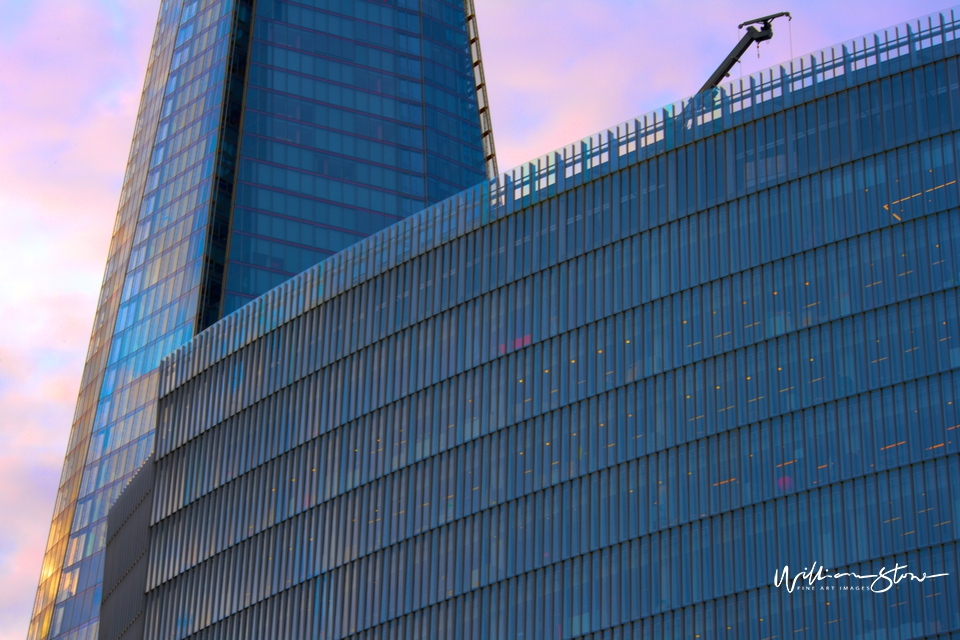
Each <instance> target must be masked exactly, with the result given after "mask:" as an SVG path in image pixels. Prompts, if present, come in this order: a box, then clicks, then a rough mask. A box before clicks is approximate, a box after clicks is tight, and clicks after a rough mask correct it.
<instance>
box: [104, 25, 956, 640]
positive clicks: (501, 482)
mask: <svg viewBox="0 0 960 640" xmlns="http://www.w3.org/2000/svg"><path fill="white" fill-rule="evenodd" d="M958 18H960V15H957V14H954V13H944V14H938V15H935V16H933V17H931V18H925V19H923V20H921V21H919V22H914V23H911V24H908V25H901V26H900V27H897V28H894V29H890V30H887V31H884V32H880V33H877V34H874V35H871V36H869V37H867V38H861V39H858V40H855V41H851V42H848V43H846V44H844V45H840V46H837V47H834V48H831V49H827V50H825V51H821V52H819V53H817V54H815V55H811V56H806V57H803V58H799V59H797V60H794V61H793V62H792V63H790V64H788V65H784V66H780V67H777V68H775V69H772V70H770V71H766V72H763V73H760V74H757V75H755V76H752V77H750V78H747V79H744V80H742V81H738V82H736V83H733V84H730V85H726V86H724V87H722V88H721V89H720V90H718V91H716V92H714V93H707V94H702V95H700V96H697V97H695V98H693V99H692V100H690V101H688V102H681V103H677V104H674V105H672V106H671V107H668V108H666V109H663V110H661V111H658V112H656V113H653V114H650V115H648V116H645V117H643V118H640V119H636V120H633V121H630V122H628V123H625V124H623V125H621V126H618V127H615V128H613V129H610V130H608V131H606V132H604V133H602V134H599V135H597V136H593V137H591V138H588V139H585V140H583V141H581V142H580V143H577V144H575V145H571V146H569V147H567V148H565V149H562V150H560V151H558V152H556V153H552V154H549V155H547V156H544V157H542V158H540V159H539V160H537V161H535V162H532V163H530V164H528V165H525V166H523V167H521V168H520V169H517V170H515V171H513V172H512V173H511V174H507V175H505V176H501V177H500V178H499V179H498V180H496V181H492V182H490V183H487V184H482V185H480V186H477V187H475V188H472V189H469V190H467V191H465V192H463V193H461V194H458V195H456V196H454V197H452V198H450V199H448V200H446V201H444V202H442V203H439V204H436V205H434V206H432V207H430V208H428V209H426V210H425V211H423V212H421V213H418V214H416V215H415V216H412V217H411V218H409V219H407V220H404V221H402V222H400V223H398V224H397V225H395V226H393V227H390V228H389V229H386V230H384V231H383V232H381V233H379V234H377V235H374V236H372V237H370V238H368V239H366V240H363V241H361V242H360V243H359V244H357V245H355V246H354V247H351V248H350V249H347V250H345V251H343V252H341V253H339V254H337V255H336V256H333V257H332V258H330V259H328V260H326V261H325V262H323V263H321V264H320V265H318V266H316V267H314V268H312V269H310V270H308V271H306V272H305V273H303V274H301V275H299V276H297V277H296V278H294V279H293V280H291V281H289V282H287V283H285V284H284V285H282V286H280V287H279V288H277V289H275V290H273V291H271V292H269V293H267V294H266V295H264V296H263V297H261V298H259V299H258V300H256V301H255V302H253V303H251V304H249V305H247V306H245V307H243V308H241V309H240V310H238V311H237V312H236V313H234V314H232V315H230V316H228V317H227V318H225V319H224V320H222V321H220V322H219V323H217V324H215V325H214V326H212V327H211V328H210V329H208V330H207V331H205V332H204V333H202V334H200V335H199V336H197V337H196V338H195V339H193V340H192V341H191V342H190V343H188V344H187V345H185V346H184V347H182V348H180V349H179V350H178V351H176V352H175V353H174V354H173V355H172V356H171V357H170V358H168V359H167V360H166V361H165V363H164V365H163V366H162V369H161V374H160V391H159V393H160V399H159V405H158V406H159V409H158V427H157V441H156V468H155V474H156V486H155V488H154V491H153V496H154V497H153V506H152V509H153V512H152V517H151V523H152V526H151V536H150V551H149V566H148V568H147V572H146V577H145V581H146V584H145V587H144V590H145V593H146V599H145V603H146V604H145V610H144V613H143V615H144V616H145V621H146V623H145V630H146V631H145V633H146V636H147V637H150V638H188V637H189V638H210V639H213V638H223V639H226V638H231V639H232V638H329V639H333V638H365V639H381V638H382V639H386V638H417V639H420V638H437V639H446V638H463V639H472V640H481V639H482V640H487V639H493V638H497V639H501V638H511V639H513V638H525V639H534V638H551V639H564V640H565V639H568V638H582V637H590V638H594V639H597V640H599V639H604V640H606V639H618V638H674V637H676V638H680V637H683V638H719V637H723V638H728V637H737V638H750V639H755V638H774V637H776V638H821V637H822V638H828V637H842V638H866V637H877V635H878V634H879V635H883V634H884V633H889V634H892V635H896V636H897V637H901V638H908V637H934V636H938V635H941V634H942V635H944V637H946V636H947V635H949V634H951V633H954V634H956V633H957V632H960V610H958V609H957V607H956V603H957V602H958V601H960V593H958V580H957V576H958V575H960V566H958V555H957V552H958V549H957V542H958V539H960V489H958V487H960V438H958V435H960V406H958V404H960V402H958V401H960V342H958V341H960V320H958V317H960V316H958V286H960V208H958V207H960V189H958V179H960V176H958V165H957V161H958V154H960V135H958V130H960V91H958V84H957V83H958V81H960V66H958V62H960V60H958V48H957V40H956V35H957V33H958V30H960V20H958ZM109 561H110V559H109V554H108V563H109ZM897 565H899V567H900V569H897V571H898V572H899V573H898V577H900V578H902V576H903V573H904V572H905V571H910V572H911V573H915V574H916V576H917V577H919V576H920V574H921V573H925V574H926V575H927V578H926V579H925V580H923V581H920V580H915V579H912V578H909V577H908V578H907V579H906V580H903V581H902V582H898V584H897V586H896V587H895V588H890V589H888V590H881V589H880V588H879V586H877V585H874V587H875V588H873V589H871V584H872V583H870V582H869V581H867V582H864V581H862V580H857V579H856V578H855V577H852V576H835V577H833V578H830V579H829V580H826V579H824V580H815V579H814V580H809V581H804V580H802V581H800V582H799V583H788V584H784V583H780V584H779V585H778V584H777V583H778V582H780V581H779V580H778V579H777V574H778V573H779V574H780V577H782V572H783V570H784V567H789V570H790V571H791V572H792V574H793V575H795V574H796V573H798V572H800V571H802V570H803V569H804V568H811V567H818V566H822V567H824V568H825V569H826V570H828V573H830V574H831V575H833V574H834V572H845V573H852V572H855V573H857V574H859V575H870V574H878V573H879V572H880V571H881V569H882V568H883V569H884V571H887V570H890V569H893V568H894V567H895V566H897ZM904 567H908V568H906V569H905V568H904ZM942 574H947V575H942ZM884 575H889V574H888V573H886V574H884ZM808 583H809V585H808ZM787 586H791V587H794V588H792V589H788V588H787ZM805 586H811V588H805ZM824 586H829V587H831V588H829V589H822V588H820V587H824Z"/></svg>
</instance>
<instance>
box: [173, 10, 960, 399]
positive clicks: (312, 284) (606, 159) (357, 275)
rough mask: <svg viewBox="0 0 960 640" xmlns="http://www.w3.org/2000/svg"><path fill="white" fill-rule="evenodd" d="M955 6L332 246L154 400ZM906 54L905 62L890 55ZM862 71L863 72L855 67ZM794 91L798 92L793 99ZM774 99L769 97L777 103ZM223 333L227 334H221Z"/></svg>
mask: <svg viewBox="0 0 960 640" xmlns="http://www.w3.org/2000/svg"><path fill="white" fill-rule="evenodd" d="M958 14H960V5H955V6H953V7H950V8H947V9H944V10H942V11H939V12H935V13H932V14H928V15H925V16H921V17H919V18H915V19H913V20H911V21H908V22H902V23H899V24H897V25H893V26H891V27H887V28H885V29H882V30H879V31H875V32H873V33H869V34H866V35H863V36H859V37H856V38H853V39H851V40H846V41H844V42H841V43H838V44H835V45H832V46H830V47H826V48H823V49H820V50H819V51H815V52H813V53H809V54H805V55H802V56H798V57H796V58H793V59H792V60H790V61H788V62H785V63H779V64H775V65H772V66H770V67H768V68H766V69H763V70H761V71H757V72H755V73H753V74H751V75H749V76H745V77H743V78H738V79H736V80H733V81H730V82H727V83H724V84H722V85H720V86H719V87H717V88H716V89H713V90H709V91H706V92H703V93H700V94H696V95H694V96H691V97H688V98H686V99H683V100H680V101H678V102H674V103H672V104H669V105H666V106H664V107H662V108H660V109H656V110H654V111H650V112H648V113H646V114H643V115H641V116H638V117H636V118H633V119H630V120H627V121H625V122H622V123H619V124H617V125H615V126H613V127H611V128H608V129H606V130H603V131H600V132H598V133H595V134H593V135H590V136H587V137H585V138H582V139H580V140H579V141H575V142H572V143H570V144H568V145H565V146H563V147H561V148H559V149H556V150H554V151H551V152H549V153H547V154H544V155H542V156H539V157H538V158H535V159H533V160H531V161H529V162H526V163H523V164H521V165H519V166H518V167H515V168H514V169H512V170H510V171H507V172H505V173H501V174H500V175H498V176H497V177H496V178H493V179H490V180H488V181H484V182H481V183H479V184H477V185H475V186H473V187H470V188H468V189H466V190H464V191H461V192H460V193H458V194H455V195H453V196H450V197H449V198H447V199H446V200H443V201H441V202H438V203H436V204H433V205H431V206H429V207H427V208H425V209H423V210H422V211H420V212H418V213H415V214H413V215H412V216H410V217H408V218H406V219H404V220H401V221H399V222H397V223H395V224H393V225H391V226H390V227H387V228H386V229H383V230H382V231H379V232H377V233H375V234H373V235H371V236H368V237H367V238H364V239H363V240H360V241H359V242H357V243H356V244H354V245H352V246H350V247H347V248H346V249H344V250H343V251H340V252H339V253H337V254H334V255H332V256H330V257H328V258H326V259H325V260H323V261H322V262H319V263H317V264H316V265H314V266H312V267H310V268H309V269H307V270H305V271H303V272H301V273H300V274H297V275H296V276H293V277H292V278H290V279H289V280H287V281H286V282H284V283H283V284H281V285H279V286H277V287H275V288H273V289H271V290H270V291H268V292H266V293H264V294H263V295H261V296H260V297H259V298H256V299H255V300H251V301H250V302H249V303H247V304H246V305H244V306H243V307H241V308H239V309H237V310H236V311H234V312H233V313H231V314H230V315H228V316H226V317H224V318H222V319H221V320H219V321H218V322H216V323H215V324H213V325H211V326H210V327H209V328H207V329H205V330H204V331H203V332H201V333H199V334H197V335H196V336H195V337H194V338H193V339H192V340H190V341H189V342H187V343H186V344H184V345H182V346H181V347H179V348H178V349H176V350H175V351H174V352H173V353H171V354H170V355H168V356H167V357H165V358H164V359H163V361H162V362H161V365H160V388H159V391H158V394H159V397H161V398H162V397H163V396H165V395H166V394H168V393H169V392H170V391H172V390H174V389H176V388H177V387H179V386H180V385H182V384H183V383H184V382H186V381H187V380H189V379H190V378H192V377H193V376H195V375H196V374H197V373H199V372H201V371H203V370H204V369H206V368H207V367H209V366H211V365H213V364H215V363H216V362H218V361H219V360H221V359H223V358H225V357H227V356H228V355H230V354H231V353H233V352H235V351H237V350H239V349H240V348H242V347H243V346H245V345H247V344H249V343H251V342H253V341H254V340H256V339H257V338H259V337H261V336H262V335H264V334H265V333H267V332H269V331H272V330H273V329H275V328H276V327H278V326H280V325H282V324H284V323H285V322H287V321H289V320H291V319H292V318H295V317H297V316H299V315H301V314H303V313H305V312H306V311H308V310H310V309H312V308H314V307H316V306H318V305H320V304H322V303H323V302H325V301H327V300H330V299H331V298H334V297H336V296H337V295H340V294H341V293H343V292H344V291H347V290H348V289H351V288H353V287H355V286H357V285H359V284H361V283H362V282H365V281H367V280H369V279H371V278H373V277H376V276H377V275H380V274H381V273H383V272H385V271H387V270H389V269H392V268H394V267H396V266H397V265H399V264H402V263H404V262H407V261H409V260H410V259H412V258H415V257H416V256H418V255H421V254H423V253H425V252H426V251H429V250H431V249H434V248H436V247H438V246H440V245H442V244H445V243H447V242H450V241H451V240H454V239H456V238H459V237H461V236H463V235H465V234H467V233H469V232H470V231H473V230H475V229H477V228H479V227H482V226H484V225H486V224H489V223H491V222H495V221H497V220H500V219H501V218H503V217H506V216H509V215H511V214H513V213H515V212H516V211H518V210H520V209H522V208H525V207H527V206H529V205H530V204H533V203H535V202H538V201H540V200H544V199H546V198H549V197H552V196H555V195H557V194H559V193H563V192H565V191H567V190H569V189H572V188H574V187H576V186H578V185H580V184H583V182H584V181H585V180H584V176H589V177H590V179H593V178H596V177H599V176H602V175H606V174H609V173H611V172H614V171H617V170H619V169H622V168H624V167H626V166H630V165H633V164H636V163H637V162H640V161H642V160H645V159H649V158H650V157H655V156H658V155H661V154H663V153H666V152H667V151H670V150H672V149H675V148H678V147H680V146H684V145H686V144H689V143H692V142H695V141H697V140H700V139H702V138H705V137H708V136H712V135H715V134H716V133H719V132H722V131H724V130H726V129H729V128H732V127H734V126H738V125H740V124H743V123H745V122H750V121H752V120H754V119H757V118H758V117H763V116H766V115H769V114H771V113H774V112H775V111H779V110H782V109H784V108H787V107H790V106H792V105H793V104H796V103H797V102H806V101H808V100H809V97H810V95H812V96H813V97H820V96H824V95H828V94H829V93H833V92H835V91H838V90H842V89H845V88H847V83H846V82H845V78H846V76H847V75H848V74H856V75H855V78H857V79H859V80H858V81H857V82H854V83H852V84H851V86H855V85H856V84H860V83H862V82H863V79H864V78H866V79H867V80H871V79H877V78H879V77H881V76H885V75H889V74H891V73H896V72H899V71H901V70H902V69H904V68H911V67H912V66H915V64H916V63H915V62H914V59H915V58H919V57H920V54H922V52H923V51H924V50H925V49H929V48H930V47H932V46H935V45H940V44H944V43H946V42H949V41H952V40H956V39H960V38H958V32H960V19H958V17H957V16H958ZM903 58H906V59H907V64H906V66H903V65H901V64H900V62H901V61H902V59H903ZM858 72H864V73H858ZM794 94H799V95H800V97H801V99H800V100H792V99H791V98H792V96H793V95H794ZM778 99H779V100H778ZM224 337H229V338H231V339H230V340H223V338H224Z"/></svg>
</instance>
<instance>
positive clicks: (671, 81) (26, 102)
mask: <svg viewBox="0 0 960 640" xmlns="http://www.w3.org/2000/svg"><path fill="white" fill-rule="evenodd" d="M475 2H476V5H477V11H478V18H479V23H480V34H481V38H482V40H481V42H482V45H483V55H484V66H485V69H486V76H487V81H488V84H489V92H490V103H491V109H492V114H493V122H494V130H495V135H496V144H497V151H498V156H499V162H500V168H501V170H505V169H508V168H510V167H513V166H515V165H518V164H520V163H521V162H523V161H525V160H529V159H532V158H535V157H537V156H539V155H542V154H544V153H546V152H548V151H550V150H552V149H555V148H558V147H561V146H563V145H564V144H567V143H570V142H573V141H575V140H578V139H580V138H583V137H585V136H587V135H589V134H591V133H595V132H596V131H599V130H602V129H605V128H607V127H609V126H612V125H615V124H617V123H619V122H621V121H624V120H627V119H628V118H631V117H633V116H637V115H640V114H642V113H645V112H647V111H650V110H652V109H655V108H657V107H659V106H663V105H665V104H668V103H670V102H673V101H675V100H677V99H680V98H682V97H684V96H687V95H689V94H691V93H693V92H694V91H696V89H697V88H699V86H700V85H701V84H702V83H703V81H704V80H705V79H706V78H707V77H708V76H709V75H710V73H711V72H712V71H713V69H714V68H715V67H716V65H718V64H719V63H720V61H721V60H722V59H723V58H724V57H725V56H726V54H727V53H728V51H729V50H730V48H731V47H732V46H733V44H734V43H735V42H736V41H737V38H738V35H737V24H738V23H740V22H742V21H744V20H747V19H750V18H754V17H757V16H763V15H766V14H770V13H774V12H777V11H784V10H788V11H790V12H791V13H793V16H794V20H793V22H792V23H791V24H790V28H789V29H788V26H787V23H786V22H777V23H776V24H775V31H776V36H775V38H774V40H773V41H772V42H769V43H765V44H764V45H762V47H761V50H760V54H761V57H760V59H759V60H758V59H757V57H756V53H755V51H754V50H751V51H750V52H749V53H748V54H747V56H746V57H745V61H744V63H743V65H742V72H743V73H744V75H746V74H749V73H751V72H753V71H756V70H759V69H762V68H765V67H767V66H771V65H773V64H775V63H777V62H781V61H785V60H787V59H789V58H790V53H791V43H792V49H793V52H794V53H795V54H796V55H801V54H803V53H807V52H810V51H814V50H816V49H819V48H821V47H825V46H828V45H831V44H834V43H836V42H840V41H842V40H847V39H850V38H853V37H855V36H858V35H863V34H865V33H869V32H871V31H874V30H876V29H880V28H883V27H887V26H890V25H893V24H896V23H899V22H902V21H904V20H908V19H911V18H914V17H918V16H921V15H925V14H927V13H931V12H933V11H936V10H940V9H943V8H944V7H946V6H947V5H946V4H945V3H944V2H943V1H942V0H940V1H937V0H803V2H797V1H796V0H711V1H703V0H700V1H694V0H688V1H685V2H678V1H676V0H673V1H665V0H589V1H588V0H475ZM158 7H159V0H30V1H29V2H26V1H24V0H0V640H13V639H17V640H22V639H23V638H24V637H25V636H26V629H27V623H28V620H29V616H30V610H31V608H32V606H33V599H34V594H35V592H36V586H37V577H38V576H39V570H40V562H41V559H42V556H43V550H44V546H45V544H46V539H47V528H48V526H49V522H50V515H51V513H52V510H53V502H54V497H55V495H56V489H57V484H58V482H59V478H60V469H61V464H62V461H63V455H64V449H65V447H66V441H67V435H68V431H69V428H70V422H71V418H72V416H73V410H74V403H75V402H76V394H77V390H78V387H79V380H80V375H81V371H82V367H83V361H84V357H85V355H86V349H87V342H88V339H89V332H90V327H91V324H92V320H93V313H94V308H95V305H96V299H97V295H98V292H99V288H100V282H101V278H102V275H103V268H104V263H105V259H106V252H107V245H108V243H109V239H110V233H111V232H112V229H113V223H114V217H115V215H116V206H117V201H118V197H119V190H120V183H121V179H122V177H123V171H124V166H125V163H126V158H127V152H128V150H129V144H130V137H131V135H132V131H133V124H134V119H135V117H136V110H137V105H138V102H139V99H140V90H141V86H142V82H143V74H144V69H145V66H146V57H147V53H148V50H149V46H150V39H151V37H152V35H153V26H154V21H155V20H156V14H157V10H158ZM740 72H741V70H740V69H737V70H735V72H734V73H735V74H739V73H740Z"/></svg>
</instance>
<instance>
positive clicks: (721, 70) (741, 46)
mask: <svg viewBox="0 0 960 640" xmlns="http://www.w3.org/2000/svg"><path fill="white" fill-rule="evenodd" d="M783 16H786V17H787V18H790V19H792V17H791V16H790V14H789V13H788V12H786V11H784V12H782V13H775V14H773V15H769V16H764V17H763V18H757V19H756V20H748V21H747V22H744V23H743V24H741V25H740V28H741V29H742V28H743V27H744V26H746V25H752V24H760V25H761V27H760V29H755V28H754V27H749V26H748V27H747V32H746V33H745V34H743V37H742V38H740V42H738V43H737V46H735V47H734V48H733V51H731V52H730V55H728V56H727V57H726V58H725V59H724V61H723V62H722V63H720V66H719V67H717V70H716V71H714V72H713V75H712V76H710V79H709V80H707V81H706V83H704V85H703V86H702V87H700V91H699V93H702V92H704V91H706V90H708V89H713V88H714V87H716V86H717V85H718V84H720V83H721V82H723V79H724V78H726V77H727V74H728V73H730V69H732V68H733V65H735V64H737V61H738V60H740V56H742V55H743V54H744V53H746V51H747V49H749V48H750V45H751V44H753V43H754V42H763V41H764V40H769V39H770V38H772V37H773V21H774V19H776V18H780V17H783Z"/></svg>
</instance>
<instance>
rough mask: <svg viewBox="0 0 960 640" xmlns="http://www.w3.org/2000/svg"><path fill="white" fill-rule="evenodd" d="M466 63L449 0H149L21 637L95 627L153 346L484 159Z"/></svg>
mask: <svg viewBox="0 0 960 640" xmlns="http://www.w3.org/2000/svg"><path fill="white" fill-rule="evenodd" d="M468 26H469V27H470V30H469V32H468ZM471 48H472V49H473V51H474V55H473V56H472V55H471ZM479 62H480V61H479V44H478V41H477V34H476V20H475V17H474V16H473V9H472V3H467V5H466V6H465V5H464V3H463V2H461V1H459V0H454V1H449V2H448V1H446V0H383V1H379V0H378V1H372V0H371V1H366V0H300V1H298V2H293V1H287V0H257V1H256V2H254V0H163V2H162V3H161V5H160V13H159V19H158V23H157V29H156V33H155V36H154V40H153V46H152V48H151V52H150V58H149V64H148V69H147V76H146V82H145V86H144V90H143V96H142V102H141V105H140V111H139V115H138V118H137V123H136V129H135V132H134V138H133V144H132V147H131V152H130V157H129V162H128V165H127V172H126V175H125V178H124V184H123V191H122V193H121V197H120V207H119V211H118V215H117V222H116V226H115V229H114V235H113V238H112V242H111V245H110V250H109V256H108V260H107V267H106V272H105V275H104V281H103V290H102V294H101V297H100V300H99V302H98V307H97V313H96V318H95V322H94V328H93V334H92V337H91V341H90V347H89V351H88V355H87V362H86V367H85V369H84V374H83V380H82V383H81V390H80V398H79V401H78V404H77V410H76V413H75V416H74V423H73V427H72V430H71V434H70V440H69V444H68V449H67V455H66V459H65V462H64V467H63V473H62V476H61V484H60V490H59V493H58V496H57V502H56V505H55V509H54V516H53V522H52V525H51V530H50V535H49V541H48V544H47V550H46V555H45V557H44V562H43V568H42V574H41V576H40V585H39V588H38V592H37V599H36V604H35V607H34V612H33V619H32V621H31V625H30V630H29V638H31V639H36V638H69V639H70V640H74V639H81V640H87V639H89V638H93V637H95V636H96V633H97V625H96V621H97V615H98V613H97V612H98V609H99V603H100V599H101V595H100V584H101V576H102V565H103V553H102V551H103V546H104V542H105V536H106V519H105V517H106V514H107V510H108V509H109V507H110V505H111V504H112V503H113V501H114V500H115V498H116V497H117V494H118V493H119V492H120V490H121V489H122V487H123V486H124V484H125V483H126V482H127V481H128V480H129V478H130V477H131V474H132V473H133V472H134V471H135V470H136V469H137V468H138V467H139V466H140V465H141V464H142V463H143V461H144V459H145V458H146V457H147V456H148V455H149V454H150V452H151V451H152V449H153V429H154V425H155V422H156V417H155V408H156V404H155V398H156V394H157V380H158V378H157V374H156V367H157V365H158V364H159V362H160V360H161V358H162V357H164V356H165V355H167V354H169V353H170V352H171V351H173V350H174V349H175V348H176V347H178V346H180V345H182V344H184V343H186V342H187V341H189V340H190V339H191V338H192V337H193V336H194V335H195V334H196V333H198V332H200V331H202V330H203V329H205V328H206V327H208V326H210V325H211V324H213V323H214V322H216V321H217V320H218V319H219V318H220V317H222V316H223V315H225V314H228V313H229V312H231V311H233V310H234V309H236V308H237V307H239V306H241V305H243V304H244V303H245V302H247V301H248V300H251V299H253V298H254V297H256V296H258V295H260V294H262V293H264V292H265V291H267V290H268V289H270V288H272V287H274V286H276V285H277V284H279V283H280V282H282V281H284V280H285V279H287V278H289V277H290V276H292V275H293V274H295V273H298V272H300V271H303V270H304V269H305V268H307V267H309V266H311V265H313V264H315V263H316V262H319V261H320V260H322V259H323V258H325V257H327V256H329V255H332V254H334V253H336V252H337V251H340V250H342V249H344V248H345V247H347V246H349V245H352V244H354V243H355V242H356V241H357V240H359V239H360V238H363V237H365V236H367V235H369V234H371V233H374V232H376V231H379V230H380V229H383V228H385V227H388V226H390V225H391V224H393V223H395V222H396V221H398V220H401V219H403V218H404V217H407V216H409V215H411V214H413V213H415V212H416V211H419V210H421V209H422V208H423V207H424V206H426V205H428V204H430V203H432V202H437V201H439V200H442V199H443V198H445V197H447V196H449V195H450V194H453V193H456V192H458V191H460V190H461V189H464V188H466V187H468V186H470V185H473V184H476V183H477V182H479V181H481V180H483V179H484V178H485V177H486V176H487V175H488V171H487V167H490V172H491V174H492V173H493V168H494V167H495V157H494V155H493V143H492V132H491V129H490V119H489V110H488V108H487V104H486V99H485V96H484V95H483V94H484V86H483V83H482V77H483V74H482V69H481V68H480V64H479Z"/></svg>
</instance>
